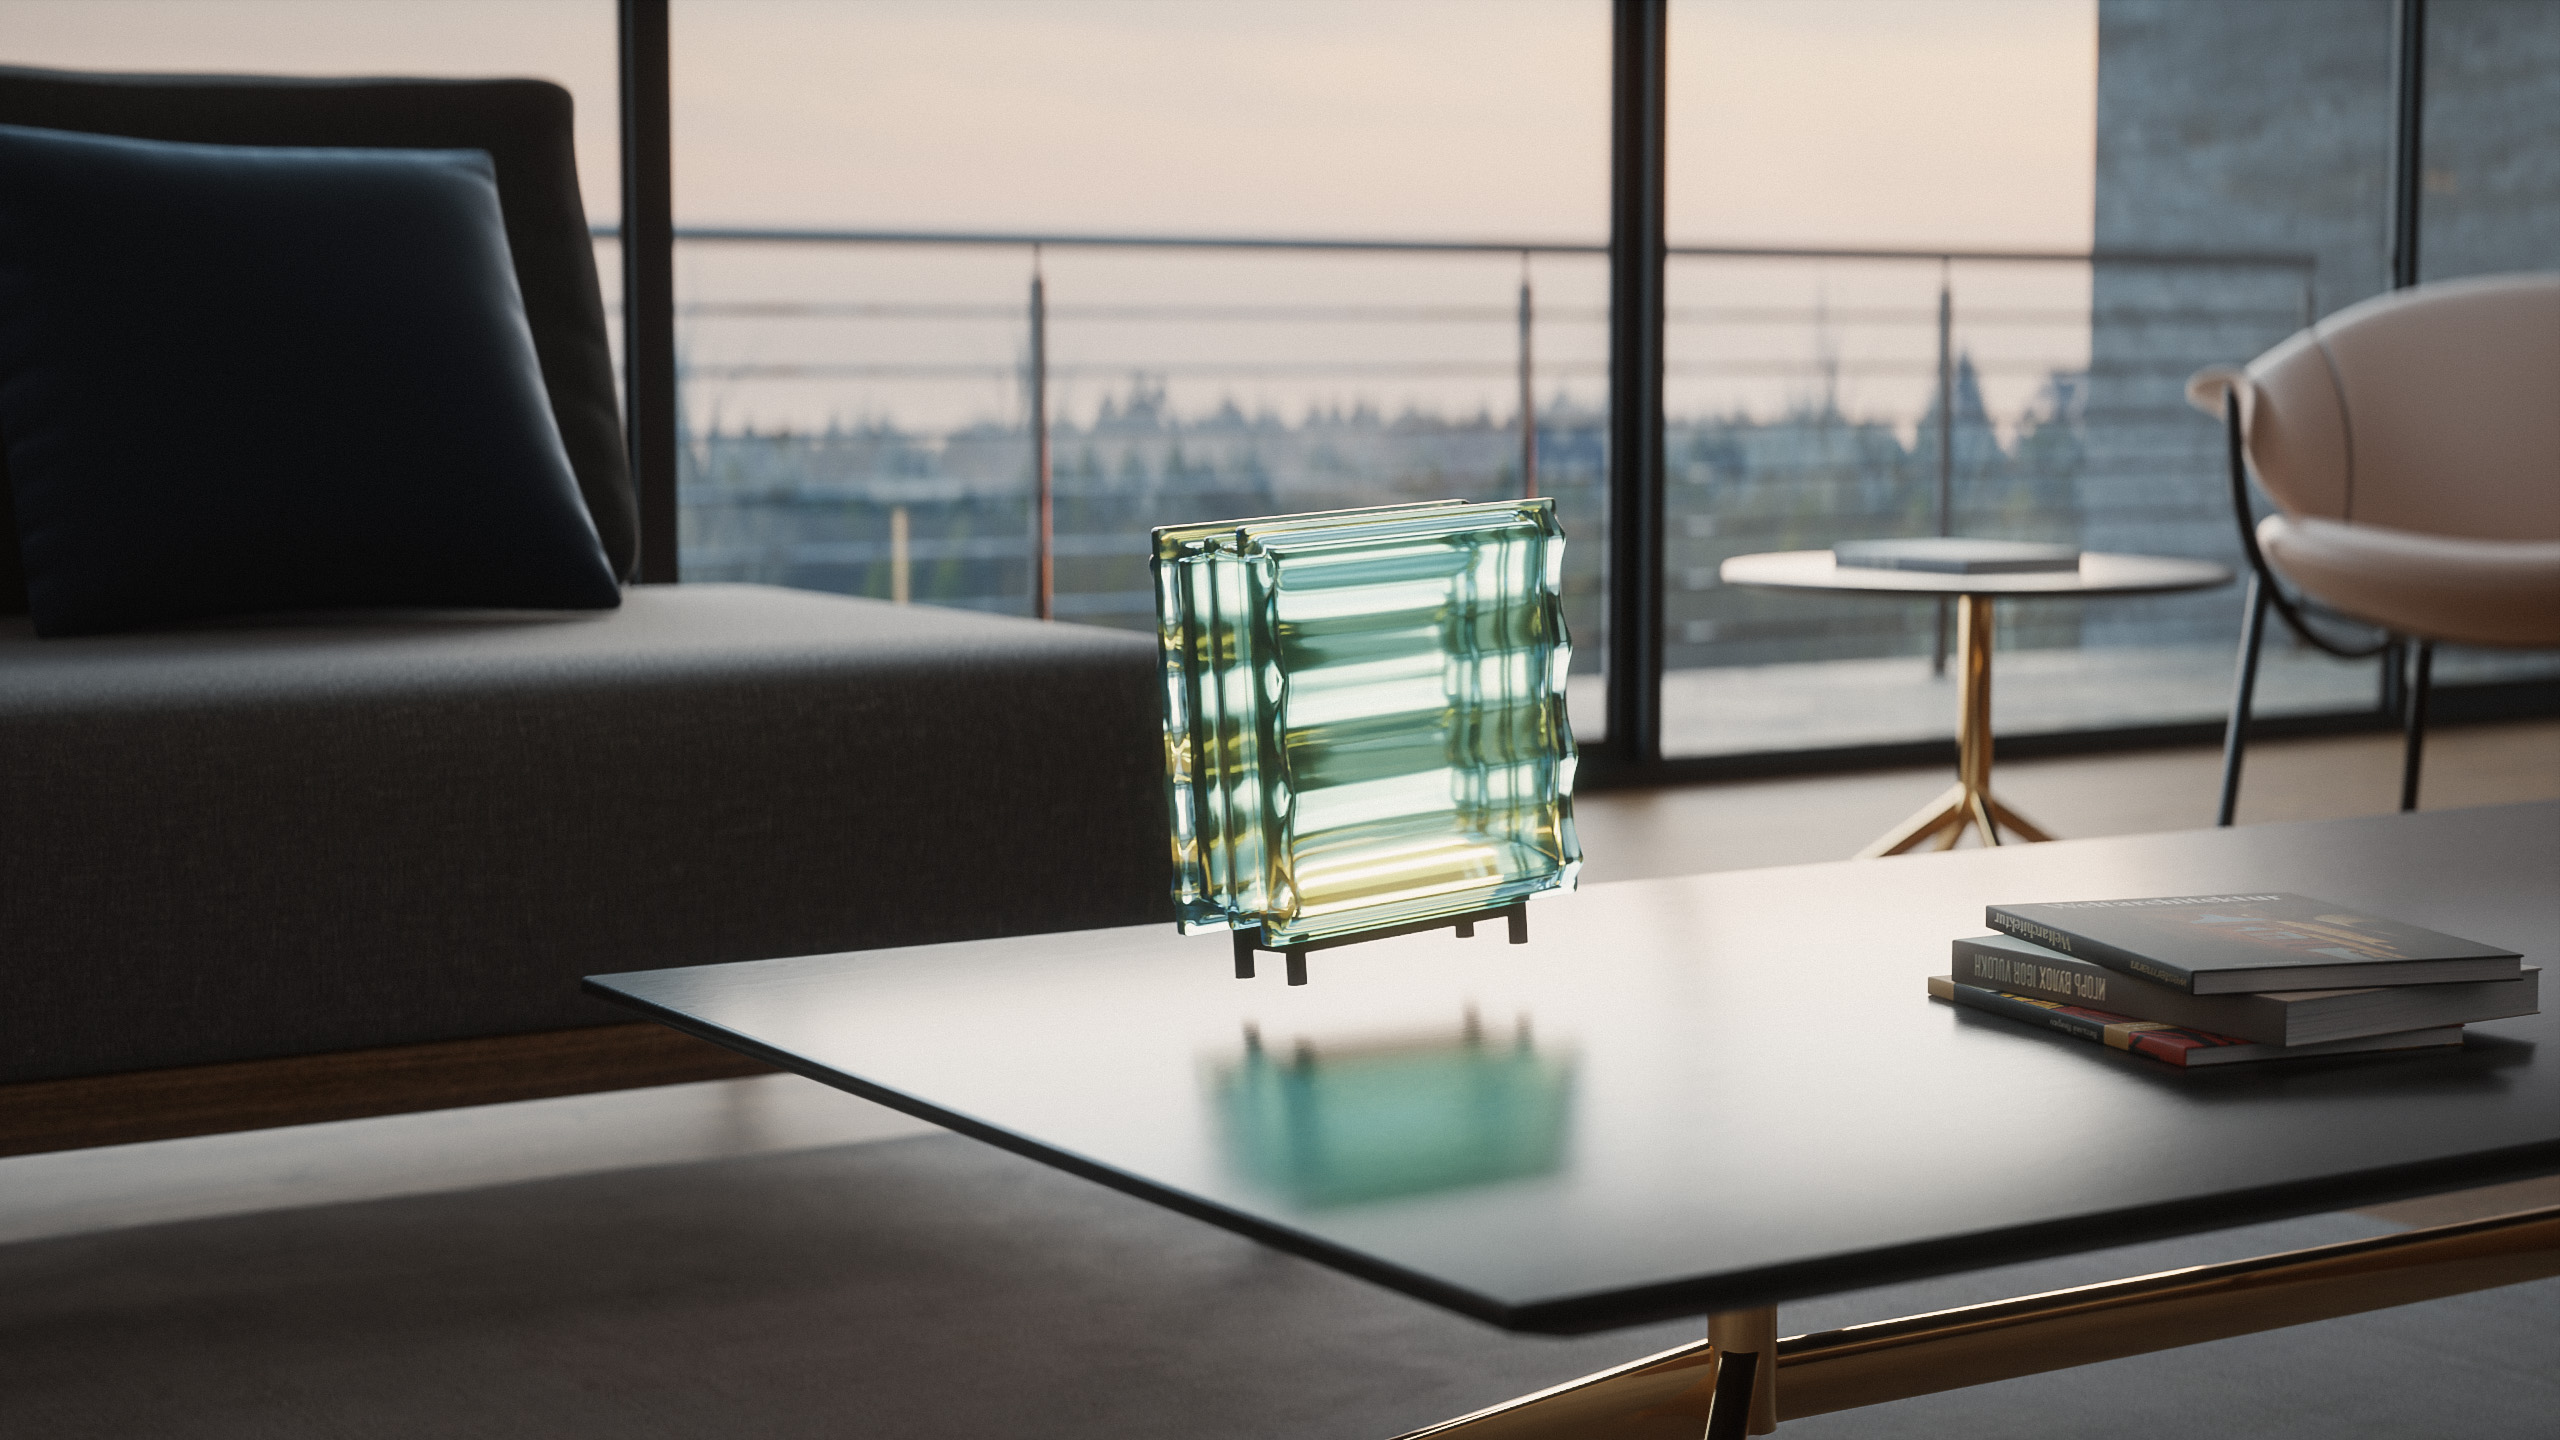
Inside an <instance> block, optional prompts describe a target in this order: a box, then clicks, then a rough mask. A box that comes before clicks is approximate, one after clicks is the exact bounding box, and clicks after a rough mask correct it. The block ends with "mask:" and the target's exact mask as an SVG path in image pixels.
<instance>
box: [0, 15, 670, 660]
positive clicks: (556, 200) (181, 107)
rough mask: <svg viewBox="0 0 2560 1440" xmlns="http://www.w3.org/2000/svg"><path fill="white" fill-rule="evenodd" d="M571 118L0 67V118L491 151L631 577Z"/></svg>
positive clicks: (520, 257) (525, 96)
mask: <svg viewBox="0 0 2560 1440" xmlns="http://www.w3.org/2000/svg"><path fill="white" fill-rule="evenodd" d="M570 118H571V112H570V98H569V92H568V91H566V90H563V89H561V88H560V87H559V86H557V85H554V84H551V83H550V82H548V81H542V80H305V79H289V78H280V77H270V76H251V75H100V74H86V73H81V72H76V71H64V70H31V69H22V68H18V67H13V66H0V125H28V126H36V127H39V128H43V129H48V130H77V131H83V132H87V133H90V134H98V135H123V136H130V137H133V138H135V139H142V140H178V141H193V142H197V143H201V144H213V145H317V146H379V147H392V148H403V149H427V150H464V149H469V150H486V151H488V152H489V158H490V160H491V163H492V164H493V165H494V166H495V168H496V170H497V176H498V203H499V206H500V207H501V209H502V210H503V211H504V213H505V218H506V227H507V245H508V249H509V251H510V252H511V254H512V256H513V258H514V261H515V270H516V281H517V284H518V286H519V287H520V288H521V289H522V291H523V293H524V307H525V318H526V320H527V321H528V322H530V324H531V326H532V329H533V343H534V352H535V354H536V356H537V357H538V358H539V359H540V361H541V364H542V379H543V385H544V388H545V389H546V390H547V391H549V393H550V397H551V410H552V414H553V415H554V417H555V418H557V419H558V421H559V422H560V439H561V442H562V443H563V445H564V446H565V447H566V448H567V450H568V452H569V465H570V468H571V470H573V471H574V472H575V473H576V475H577V477H578V490H579V493H580V494H581V495H582V496H584V498H585V500H586V502H587V512H588V514H589V515H590V516H591V517H592V518H593V519H594V520H595V524H596V534H597V536H598V538H600V539H601V540H602V541H603V542H604V551H605V556H606V558H607V559H608V560H610V561H611V562H612V564H613V569H614V572H615V573H616V574H618V575H621V576H623V577H625V578H629V577H630V576H631V575H632V573H633V567H634V564H635V562H636V560H637V558H638V554H639V507H638V505H637V503H636V501H635V499H634V497H633V494H632V489H631V470H630V464H629V461H628V460H627V458H626V457H625V455H624V451H623V439H622V408H621V407H622V401H621V388H620V386H619V385H618V384H617V383H616V381H615V377H614V371H613V351H612V346H611V344H610V342H609V341H608V340H607V338H606V333H605V323H604V296H603V292H602V290H601V289H600V288H599V286H598V284H597V281H596V261H595V244H594V242H593V240H591V239H590V238H589V236H588V233H587V213H586V204H585V202H584V200H583V199H581V198H580V196H579V193H578V166H577V159H576V152H575V150H574V149H573V147H572V145H571V135H570ZM5 438H6V437H0V440H5ZM6 455H7V451H6V447H5V445H0V614H24V613H25V612H26V608H27V598H26V577H25V575H24V573H23V572H22V571H21V569H20V567H19V556H18V546H17V528H18V527H17V518H16V516H15V514H14V513H12V506H11V504H10V491H9V484H8V472H7V468H6V465H7V460H6Z"/></svg>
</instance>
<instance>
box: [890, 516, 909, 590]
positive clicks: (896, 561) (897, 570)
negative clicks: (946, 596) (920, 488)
mask: <svg viewBox="0 0 2560 1440" xmlns="http://www.w3.org/2000/svg"><path fill="white" fill-rule="evenodd" d="M912 554H913V552H912V549H911V548H910V545H909V543H908V538H907V507H906V506H904V505H892V506H890V507H889V603H890V604H892V605H904V604H906V603H907V602H908V601H910V600H913V599H914V598H915V567H914V563H913V560H912Z"/></svg>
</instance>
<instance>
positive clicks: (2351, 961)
mask: <svg viewBox="0 0 2560 1440" xmlns="http://www.w3.org/2000/svg"><path fill="white" fill-rule="evenodd" d="M1983 920H1984V923H1986V924H1988V925H1989V926H1990V927H1991V928H1992V929H1994V930H1999V931H2004V932H2006V933H2008V934H2011V935H2015V936H2017V937H2018V938H2019V939H2021V940H2028V941H2032V942H2034V943H2035V944H2038V945H2042V946H2044V947H2045V948H2046V949H2048V950H2058V951H2060V952H2062V953H2063V954H2065V955H2069V956H2073V957H2075V958H2077V959H2081V960H2091V961H2095V962H2097V963H2098V964H2100V965H2104V966H2106V967H2107V968H2108V969H2110V970H2120V971H2123V972H2125V973H2126V974H2128V975H2135V976H2139V977H2141V978H2142V979H2145V980H2152V981H2156V982H2158V983H2160V984H2162V985H2167V986H2171V987H2173V988H2175V989H2179V990H2184V991H2186V992H2187V993H2188V994H2190V995H2231V994H2243V993H2247V992H2251V991H2260V990H2339V989H2347V988H2351V987H2358V986H2372V985H2453V984H2468V983H2472V982H2477V981H2482V980H2513V979H2515V978H2516V977H2517V976H2519V975H2521V974H2522V973H2523V964H2522V957H2521V956H2519V955H2518V954H2517V953H2516V952H2515V951H2513V950H2509V949H2506V948H2504V947H2502V946H2497V945H2484V944H2482V943H2480V942H2479V941H2477V940H2465V939H2462V938H2461V937H2459V936H2455V935H2446V934H2442V933H2439V932H2437V931H2434V930H2425V929H2421V928H2419V927H2418V926H2415V925H2409V924H2404V923H2402V922H2401V921H2398V920H2386V919H2383V918H2382V917H2380V916H2377V915H2365V914H2361V913H2359V912H2357V911H2355V910H2351V909H2349V908H2348V907H2346V906H2344V905H2339V904H2336V903H2334V902H2332V901H2328V900H2314V899H2312V898H2311V897H2309V896H2307V895H2289V894H2283V893H2262V894H2252V895H2167V896H2160V897H2157V898H2153V899H2143V900H2066V901H2058V902H2054V903H2050V904H2042V905H1994V906H1992V907H1990V909H1989V910H1987V911H1986V912H1985V913H1984V915H1983Z"/></svg>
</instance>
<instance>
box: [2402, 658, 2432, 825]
mask: <svg viewBox="0 0 2560 1440" xmlns="http://www.w3.org/2000/svg"><path fill="white" fill-rule="evenodd" d="M2435 661H2436V642H2434V641H2433V640H2421V641H2419V642H2418V673H2417V675H2416V677H2415V678H2413V679H2412V680H2411V681H2410V682H2409V706H2408V709H2407V710H2406V711H2404V712H2403V714H2402V716H2401V721H2402V729H2403V730H2404V732H2405V733H2406V734H2407V736H2408V749H2407V751H2406V752H2405V753H2403V754H2402V756H2401V758H2400V808H2401V809H2403V810H2415V809H2417V808H2418V765H2419V762H2420V761H2422V760H2424V759H2425V758H2426V753H2427V690H2428V688H2429V682H2430V681H2432V680H2433V679H2434V678H2435V676H2434V672H2435Z"/></svg>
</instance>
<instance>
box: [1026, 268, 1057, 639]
mask: <svg viewBox="0 0 2560 1440" xmlns="http://www.w3.org/2000/svg"><path fill="white" fill-rule="evenodd" d="M1031 473H1032V480H1033V484H1034V486H1035V487H1036V488H1037V492H1038V494H1037V499H1036V504H1035V515H1034V519H1033V525H1034V528H1035V530H1036V532H1037V533H1036V535H1035V536H1034V539H1033V542H1032V544H1033V552H1032V588H1031V613H1032V614H1034V615H1037V616H1038V617H1040V618H1041V619H1043V620H1047V619H1050V618H1052V616H1051V608H1052V606H1053V605H1054V604H1055V601H1056V589H1057V575H1056V567H1055V561H1054V559H1053V556H1052V546H1053V543H1054V541H1055V535H1054V533H1053V526H1054V524H1055V512H1054V509H1053V506H1052V503H1051V497H1050V490H1049V294H1048V289H1047V287H1046V285H1045V284H1044V283H1043V281H1042V279H1041V276H1040V247H1039V246H1037V245H1034V246H1032V247H1031Z"/></svg>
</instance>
